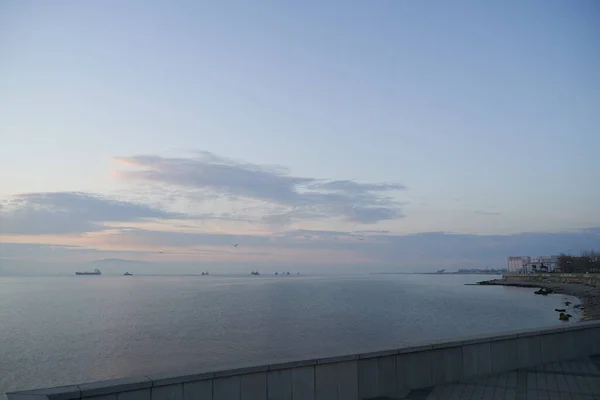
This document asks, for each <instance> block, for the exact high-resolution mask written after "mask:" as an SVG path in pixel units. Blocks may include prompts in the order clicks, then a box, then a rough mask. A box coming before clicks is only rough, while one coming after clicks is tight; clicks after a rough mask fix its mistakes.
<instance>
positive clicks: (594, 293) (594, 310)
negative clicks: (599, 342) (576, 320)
mask: <svg viewBox="0 0 600 400" xmlns="http://www.w3.org/2000/svg"><path fill="white" fill-rule="evenodd" d="M476 285H482V286H486V285H487V286H512V287H521V288H528V289H539V288H543V289H550V290H552V292H553V293H556V294H564V295H567V296H573V297H577V298H578V299H579V300H580V301H581V307H580V310H581V321H598V320H600V288H597V287H595V286H588V285H583V284H580V283H556V282H529V281H525V280H514V279H511V280H510V281H508V280H506V279H492V280H490V281H481V282H477V283H476Z"/></svg>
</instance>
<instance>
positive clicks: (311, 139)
mask: <svg viewBox="0 0 600 400" xmlns="http://www.w3.org/2000/svg"><path fill="white" fill-rule="evenodd" d="M599 40H600V5H599V4H598V3H597V2H596V1H594V0H589V1H586V0H582V1H578V2H562V1H557V0H550V1H541V0H531V1H527V2H522V1H513V0H509V1H504V2H496V3H490V2H478V1H463V0H459V1H455V2H452V3H448V2H442V1H424V2H407V1H406V2H403V1H383V0H382V1H377V2H355V1H354V2H353V1H351V2H347V1H344V2H342V1H331V2H319V1H312V0H309V1H305V2H301V3H300V2H298V3H293V2H276V3H271V2H270V3H266V2H265V3H261V2H249V1H241V0H239V1H233V2H227V4H225V3H223V2H196V1H183V0H181V1H177V2H163V1H149V0H145V1H136V0H131V1H111V0H107V1H102V2H79V1H60V0H59V1H53V2H38V1H29V0H19V1H16V0H6V1H3V2H0V182H1V184H0V273H2V268H4V269H5V271H8V270H9V269H10V270H11V271H12V270H15V269H26V268H28V267H32V266H34V265H35V266H37V267H38V268H42V269H43V268H48V269H52V268H56V266H57V265H70V264H72V263H87V262H90V261H93V260H97V259H103V258H122V259H127V260H138V261H145V262H147V263H154V264H155V266H156V265H158V264H160V265H161V268H163V269H169V270H170V271H177V268H183V266H186V267H185V268H186V269H185V270H186V271H192V270H194V268H197V269H198V270H204V269H207V268H209V267H212V268H213V269H216V270H218V271H223V272H226V271H243V270H245V269H249V268H250V266H252V267H254V268H258V267H262V268H264V269H267V270H269V269H277V268H280V267H284V266H289V267H294V268H296V269H298V270H302V269H303V268H304V269H307V270H311V271H326V270H327V271H338V272H345V271H354V270H361V271H371V272H378V271H408V270H431V269H434V270H435V269H437V268H438V267H439V268H449V269H457V268H462V267H466V268H485V267H487V266H489V267H503V266H505V259H506V257H507V256H510V255H533V256H535V255H542V254H556V253H560V252H579V251H581V250H589V249H600V206H599V204H600V187H599V182H600V157H598V149H599V148H600V74H599V73H598V71H600V46H598V43H599ZM234 244H239V246H238V247H234ZM69 268H70V267H69ZM181 270H183V269H181Z"/></svg>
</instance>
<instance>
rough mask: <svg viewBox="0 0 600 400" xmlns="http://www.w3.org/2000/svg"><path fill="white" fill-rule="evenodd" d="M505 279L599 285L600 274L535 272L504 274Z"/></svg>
mask: <svg viewBox="0 0 600 400" xmlns="http://www.w3.org/2000/svg"><path fill="white" fill-rule="evenodd" d="M502 277H503V278H504V279H505V280H507V281H509V282H510V281H511V280H515V281H518V282H523V281H526V282H531V283H576V284H580V285H589V286H596V287H599V286H600V274H567V273H536V274H510V273H509V274H504V275H502Z"/></svg>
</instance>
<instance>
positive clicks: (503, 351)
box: [490, 338, 519, 373]
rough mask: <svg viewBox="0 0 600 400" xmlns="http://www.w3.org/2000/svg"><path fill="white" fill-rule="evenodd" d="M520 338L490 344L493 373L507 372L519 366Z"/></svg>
mask: <svg viewBox="0 0 600 400" xmlns="http://www.w3.org/2000/svg"><path fill="white" fill-rule="evenodd" d="M518 340H519V339H518V338H513V339H508V340H500V341H498V342H491V343H490V351H491V354H492V373H498V372H506V371H510V370H512V369H516V368H517V366H518V365H519V352H518V345H517V344H518Z"/></svg>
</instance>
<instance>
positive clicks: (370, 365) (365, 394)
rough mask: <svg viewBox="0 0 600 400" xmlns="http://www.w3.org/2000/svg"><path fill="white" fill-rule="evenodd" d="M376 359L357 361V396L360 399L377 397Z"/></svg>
mask: <svg viewBox="0 0 600 400" xmlns="http://www.w3.org/2000/svg"><path fill="white" fill-rule="evenodd" d="M377 369H378V365H377V358H367V359H364V360H358V396H359V397H360V398H361V399H369V398H371V397H377V395H378V394H379V393H378V389H377V381H378V379H377V377H378V370H377Z"/></svg>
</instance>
